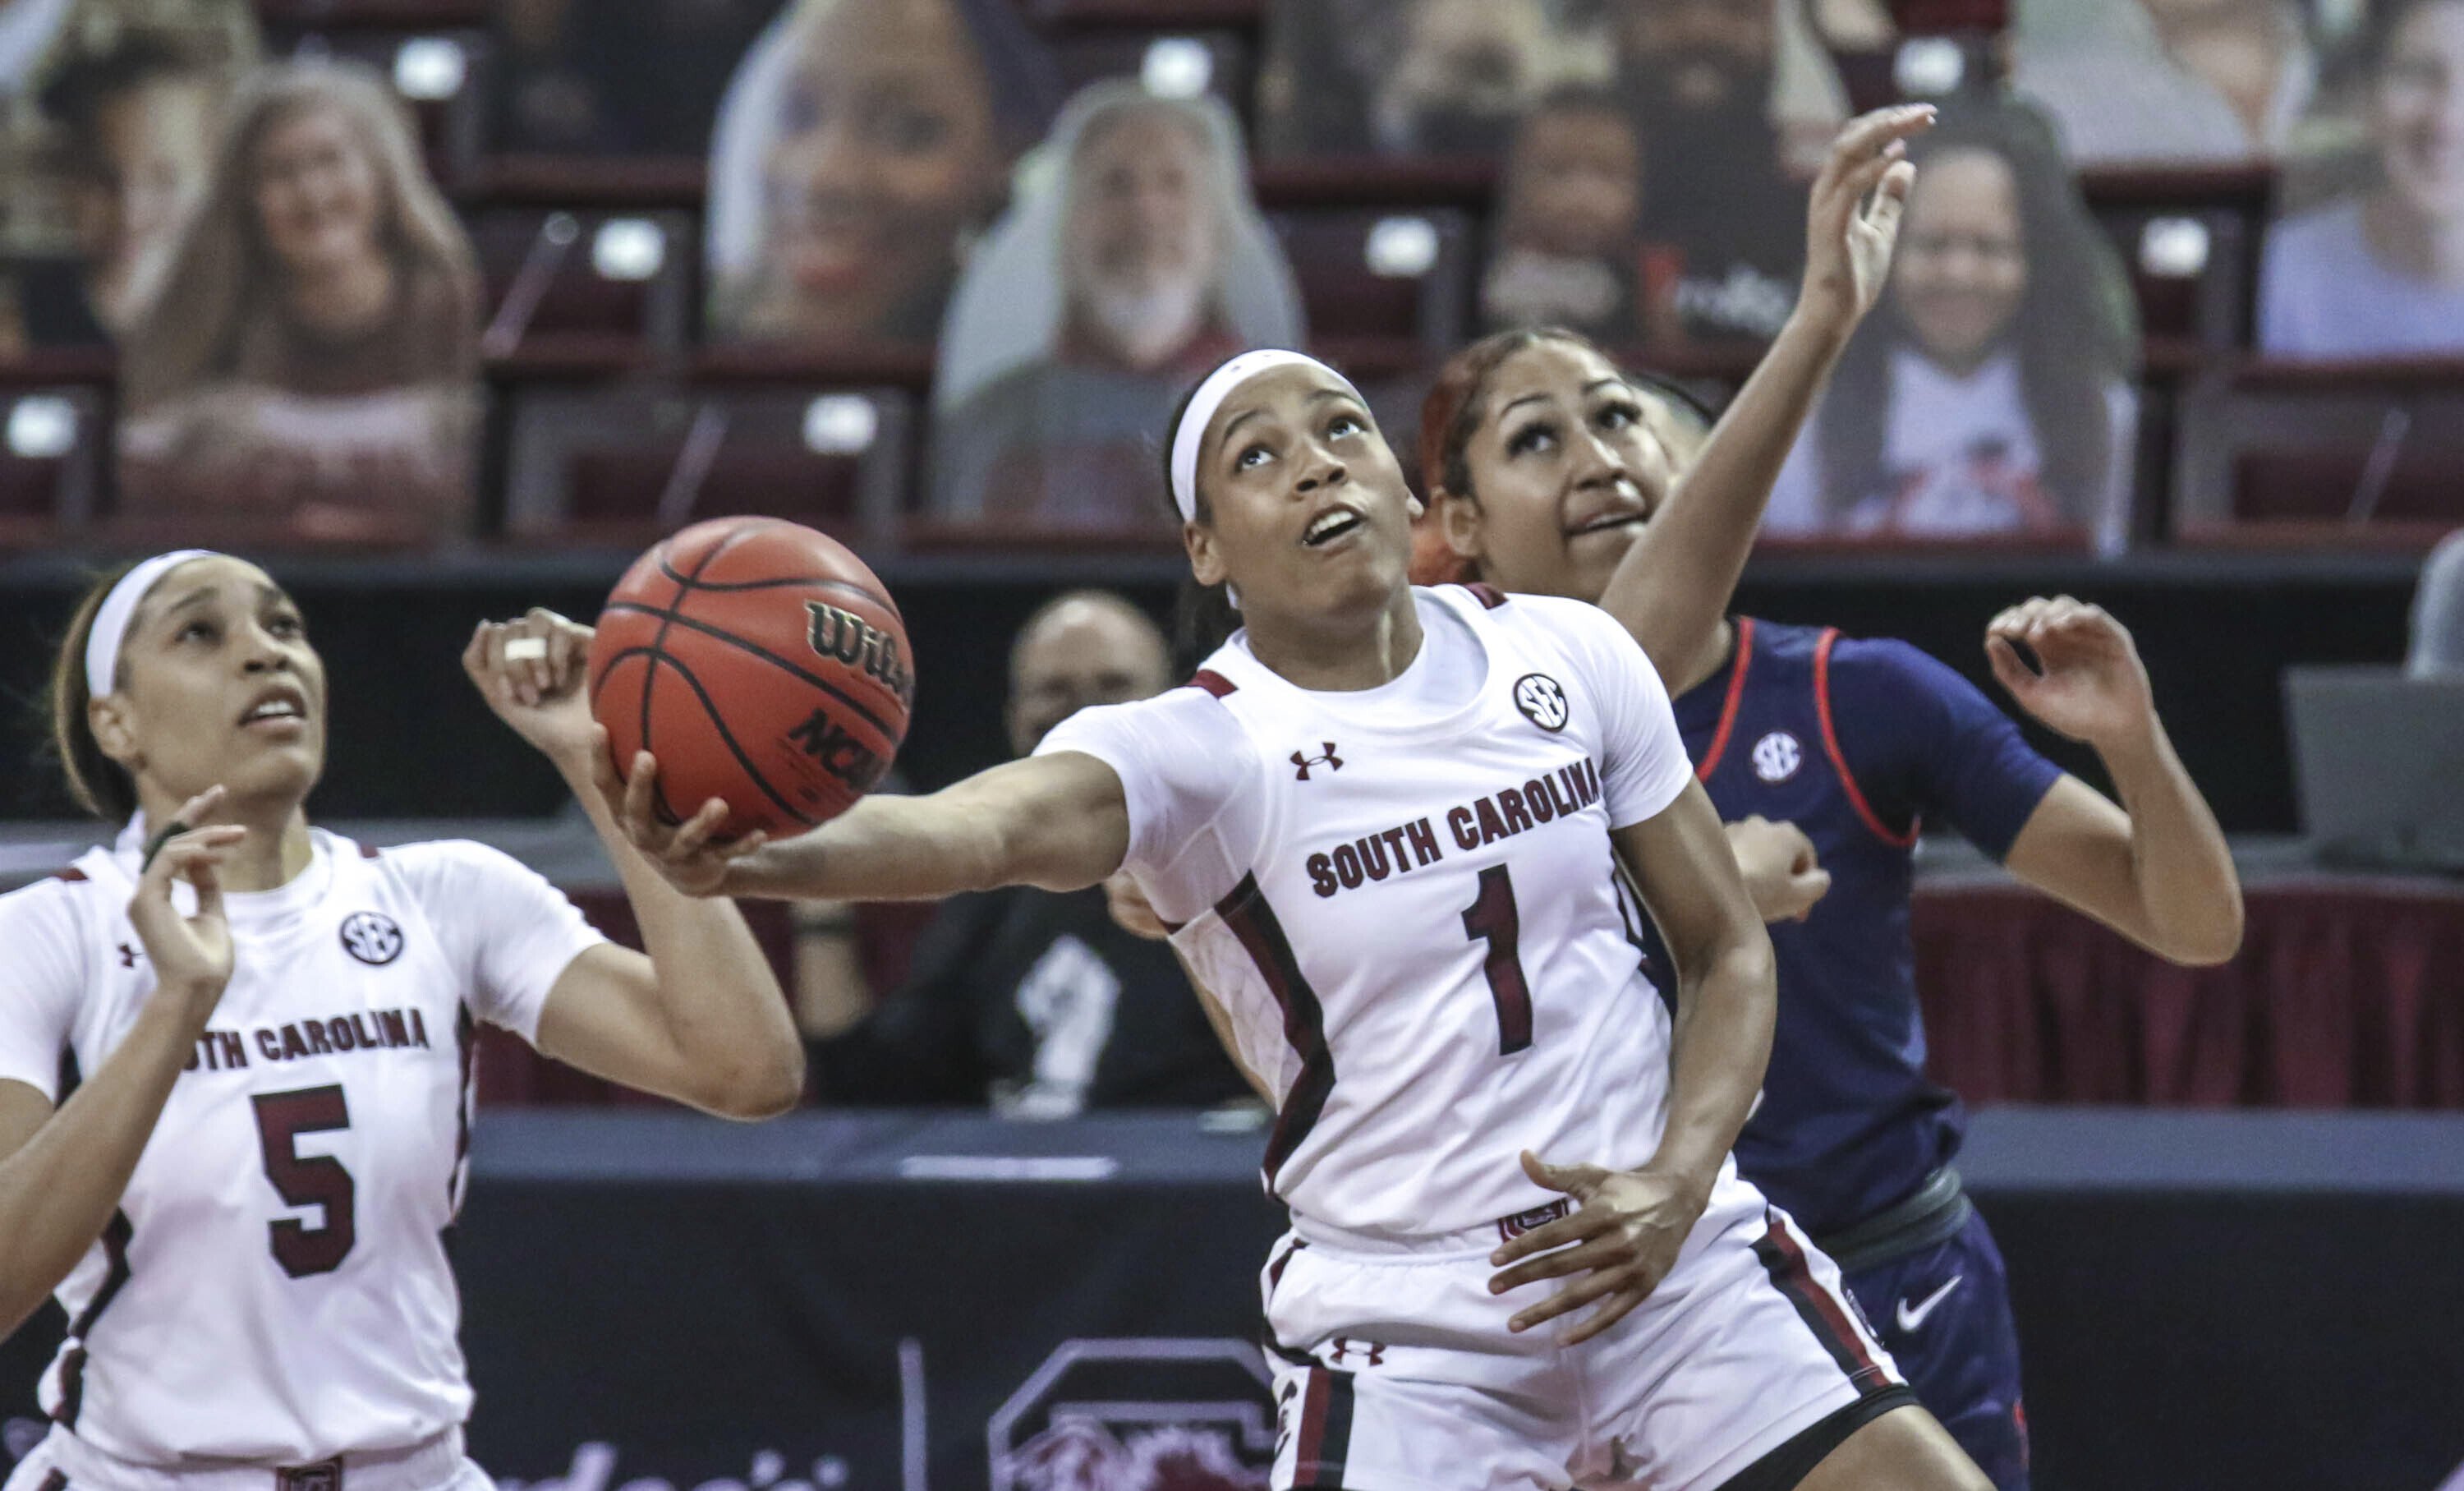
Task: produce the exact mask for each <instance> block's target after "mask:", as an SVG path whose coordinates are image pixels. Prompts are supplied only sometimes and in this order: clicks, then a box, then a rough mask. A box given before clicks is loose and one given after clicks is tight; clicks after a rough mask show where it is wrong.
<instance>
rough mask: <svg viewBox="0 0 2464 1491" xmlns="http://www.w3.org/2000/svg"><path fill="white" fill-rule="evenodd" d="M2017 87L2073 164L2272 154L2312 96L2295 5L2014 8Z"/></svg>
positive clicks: (2288, 0)
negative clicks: (2046, 117)
mask: <svg viewBox="0 0 2464 1491" xmlns="http://www.w3.org/2000/svg"><path fill="white" fill-rule="evenodd" d="M2014 12H2015V13H2014V17H2013V52H2014V61H2013V85H2014V86H2015V87H2016V89H2017V90H2018V91H2019V92H2020V93H2021V94H2023V95H2026V96H2027V97H2028V98H2029V99H2030V100H2031V101H2033V102H2035V103H2036V104H2038V105H2039V106H2041V107H2042V108H2044V109H2045V110H2046V111H2047V112H2048V113H2049V114H2051V115H2052V116H2053V119H2054V122H2055V123H2056V124H2057V126H2058V127H2059V129H2060V131H2061V137H2062V144H2063V146H2064V148H2065V149H2066V150H2067V151H2068V153H2069V155H2070V158H2071V159H2072V160H2073V161H2074V162H2076V163H2077V164H2079V165H2080V166H2150V165H2166V164H2203V165H2229V164H2233V163H2237V162H2242V161H2269V160H2274V159H2275V158H2276V157H2277V156H2278V155H2279V154H2281V153H2282V152H2283V151H2284V149H2285V148H2286V146H2287V145H2288V144H2289V143H2290V142H2291V140H2292V138H2293V135H2294V132H2295V128H2296V126H2297V125H2298V124H2299V122H2300V121H2301V118H2302V116H2303V113H2304V111H2305V110H2306V109H2308V108H2309V106H2310V103H2311V100H2312V96H2313V95H2314V94H2315V93H2316V92H2317V90H2318V86H2319V71H2320V69H2319V60H2318V56H2317V52H2316V49H2315V47H2314V46H2313V44H2312V41H2311V36H2310V33H2309V29H2308V24H2307V21H2306V19H2305V17H2304V15H2303V13H2302V7H2301V5H2300V3H2299V0H2018V3H2017V4H2016V5H2015V7H2014Z"/></svg>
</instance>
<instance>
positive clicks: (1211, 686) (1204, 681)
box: [1189, 668, 1241, 699]
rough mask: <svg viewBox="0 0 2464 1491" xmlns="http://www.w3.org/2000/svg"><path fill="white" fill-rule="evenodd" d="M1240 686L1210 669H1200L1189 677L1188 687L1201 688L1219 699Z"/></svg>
mask: <svg viewBox="0 0 2464 1491" xmlns="http://www.w3.org/2000/svg"><path fill="white" fill-rule="evenodd" d="M1240 686H1241V685H1240V684H1238V683H1235V682H1233V681H1232V680H1231V679H1227V678H1225V677H1224V676H1223V675H1221V674H1220V673H1218V672H1216V671H1215V670H1214V669H1212V668H1200V669H1199V670H1198V671H1197V672H1196V673H1193V674H1191V675H1190V676H1189V687H1191V688H1202V689H1204V690H1206V692H1208V693H1209V694H1212V695H1214V696H1215V697H1216V698H1218V699H1221V698H1222V697H1223V696H1224V695H1226V694H1229V693H1231V692H1233V691H1234V690H1236V689H1238V688H1239V687H1240Z"/></svg>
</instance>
